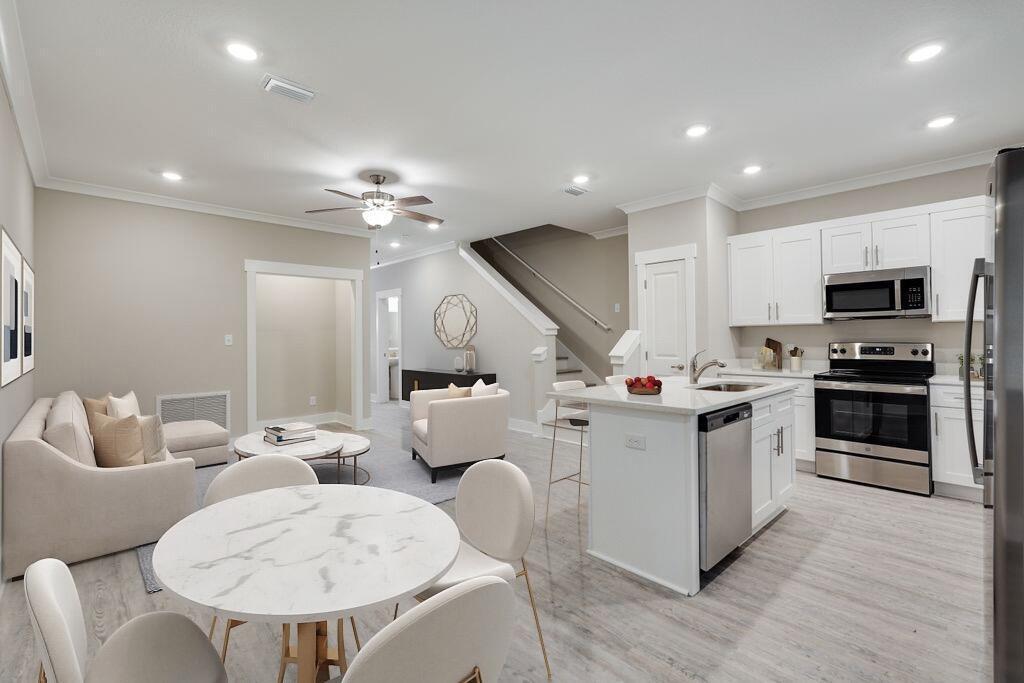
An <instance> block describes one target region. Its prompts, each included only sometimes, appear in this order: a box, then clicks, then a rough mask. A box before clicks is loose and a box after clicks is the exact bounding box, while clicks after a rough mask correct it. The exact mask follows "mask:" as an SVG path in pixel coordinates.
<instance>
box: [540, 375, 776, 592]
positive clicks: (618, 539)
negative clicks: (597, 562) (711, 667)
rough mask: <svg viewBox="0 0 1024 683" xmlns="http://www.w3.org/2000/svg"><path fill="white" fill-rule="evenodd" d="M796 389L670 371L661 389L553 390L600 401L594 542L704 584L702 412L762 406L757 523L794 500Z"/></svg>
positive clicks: (664, 574)
mask: <svg viewBox="0 0 1024 683" xmlns="http://www.w3.org/2000/svg"><path fill="white" fill-rule="evenodd" d="M714 383H717V380H715V381H711V382H707V383H702V385H706V384H714ZM794 389H795V386H794V385H792V384H763V386H760V387H758V388H756V389H753V390H750V391H741V392H724V391H708V390H705V389H700V388H696V387H694V386H693V385H690V384H688V383H686V382H685V380H683V379H682V378H680V379H678V380H676V379H669V380H666V381H665V384H664V387H663V391H662V393H661V394H660V395H658V396H634V395H631V394H629V393H628V392H627V391H626V387H625V386H607V385H606V386H597V387H590V388H587V389H578V390H571V391H561V392H551V393H549V394H548V396H549V397H551V398H558V399H561V400H563V401H564V400H572V401H581V402H585V403H588V404H589V405H590V487H589V528H588V543H587V552H588V553H589V554H590V555H592V556H594V557H597V558H599V559H602V560H604V561H606V562H610V563H611V564H614V565H616V566H617V567H620V568H622V569H625V570H627V571H630V572H632V573H634V574H637V575H639V576H642V577H644V578H646V579H649V580H651V581H654V582H656V583H659V584H661V585H663V586H666V587H668V588H671V589H673V590H675V591H678V592H680V593H683V594H685V595H694V594H695V593H697V592H698V591H699V590H700V478H699V474H700V473H699V463H698V453H697V434H698V417H699V416H700V415H702V414H704V413H709V412H712V411H716V410H720V409H722V408H728V407H729V406H734V405H737V404H740V403H750V404H751V406H752V407H753V417H752V419H751V420H750V429H751V433H752V436H753V439H754V440H753V442H752V443H753V449H752V452H751V456H752V457H751V491H752V494H751V497H752V500H751V506H752V510H755V511H756V512H755V513H754V514H753V515H752V519H751V533H753V532H754V531H756V530H757V529H758V528H760V527H761V526H763V525H764V524H765V523H766V522H767V521H768V520H770V519H772V518H773V517H775V516H776V515H777V514H778V513H779V512H780V511H781V510H782V509H784V505H785V501H786V500H787V499H788V497H789V496H790V494H791V493H792V490H793V485H794V480H795V469H794V464H793V463H794V461H793V447H792V446H791V442H792V435H793V395H794ZM553 514H557V513H553Z"/></svg>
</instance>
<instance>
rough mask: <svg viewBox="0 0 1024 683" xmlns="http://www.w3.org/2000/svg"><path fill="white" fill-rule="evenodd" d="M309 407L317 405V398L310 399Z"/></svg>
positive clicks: (311, 397)
mask: <svg viewBox="0 0 1024 683" xmlns="http://www.w3.org/2000/svg"><path fill="white" fill-rule="evenodd" d="M309 405H311V406H315V405H316V396H310V397H309Z"/></svg>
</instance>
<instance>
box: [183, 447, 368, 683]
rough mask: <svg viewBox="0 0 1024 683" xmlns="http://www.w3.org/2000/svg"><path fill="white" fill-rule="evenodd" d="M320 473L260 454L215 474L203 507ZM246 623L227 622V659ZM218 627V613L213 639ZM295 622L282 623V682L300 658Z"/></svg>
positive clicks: (298, 463) (301, 464) (304, 464)
mask: <svg viewBox="0 0 1024 683" xmlns="http://www.w3.org/2000/svg"><path fill="white" fill-rule="evenodd" d="M318 483H319V481H318V480H317V478H316V472H314V471H313V468H312V467H310V466H309V463H307V462H304V461H302V460H299V459H298V458H293V457H292V456H290V455H280V454H268V455H257V456H254V457H251V458H246V459H245V460H240V461H239V462H237V463H235V464H233V465H231V466H229V467H228V468H226V469H225V470H224V471H223V472H221V473H220V474H218V475H217V476H216V477H214V479H213V481H211V482H210V486H209V488H208V489H206V496H205V497H204V498H203V507H209V506H211V505H214V504H216V503H219V502H221V501H223V500H228V499H229V498H235V497H237V496H243V495H245V494H247V493H256V492H257V491H266V490H267V489H276V488H282V487H285V486H306V485H310V484H318ZM244 623H245V622H244V621H242V620H240V619H228V620H227V622H226V623H225V624H224V643H223V645H222V646H221V650H220V659H221V661H222V662H224V661H227V656H228V643H229V642H230V640H231V630H232V629H234V628H238V627H239V626H241V625H242V624H244ZM341 624H342V620H340V619H339V620H338V641H339V643H340V642H341V639H342V638H343V627H342V626H341ZM216 628H217V615H214V617H213V621H212V622H211V623H210V633H209V638H210V640H211V641H212V640H213V632H214V629H216ZM352 629H353V633H355V622H354V621H353V622H352ZM291 649H292V647H291V625H290V624H282V625H281V665H280V667H279V669H278V673H277V680H278V683H280V682H281V681H283V680H284V672H285V668H286V667H287V665H288V664H293V663H295V662H296V661H297V659H296V655H295V653H293V652H292V651H291Z"/></svg>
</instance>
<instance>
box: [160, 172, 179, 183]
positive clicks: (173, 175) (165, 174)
mask: <svg viewBox="0 0 1024 683" xmlns="http://www.w3.org/2000/svg"><path fill="white" fill-rule="evenodd" d="M160 175H162V176H163V177H164V180H174V181H178V180H181V174H180V173H175V172H174V171H164V172H163V173H161V174H160Z"/></svg>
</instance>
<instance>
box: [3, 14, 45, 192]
mask: <svg viewBox="0 0 1024 683" xmlns="http://www.w3.org/2000/svg"><path fill="white" fill-rule="evenodd" d="M28 73H29V72H28V58H27V57H26V56H25V44H24V42H23V41H22V39H21V23H20V21H19V20H18V8H17V7H16V6H15V3H14V0H0V75H2V76H3V81H4V85H6V86H7V96H8V99H10V102H11V110H12V111H13V112H14V121H15V125H16V126H17V128H18V135H19V137H21V146H22V148H23V149H24V150H25V158H26V160H27V161H28V167H29V171H31V173H32V180H34V181H35V183H36V185H39V184H41V183H42V181H44V180H46V179H47V178H49V177H50V171H49V167H48V166H47V164H46V152H45V150H44V148H43V134H42V129H41V128H40V126H39V117H38V115H37V109H36V100H35V96H34V95H33V94H32V82H31V81H30V80H29V76H28Z"/></svg>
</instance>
